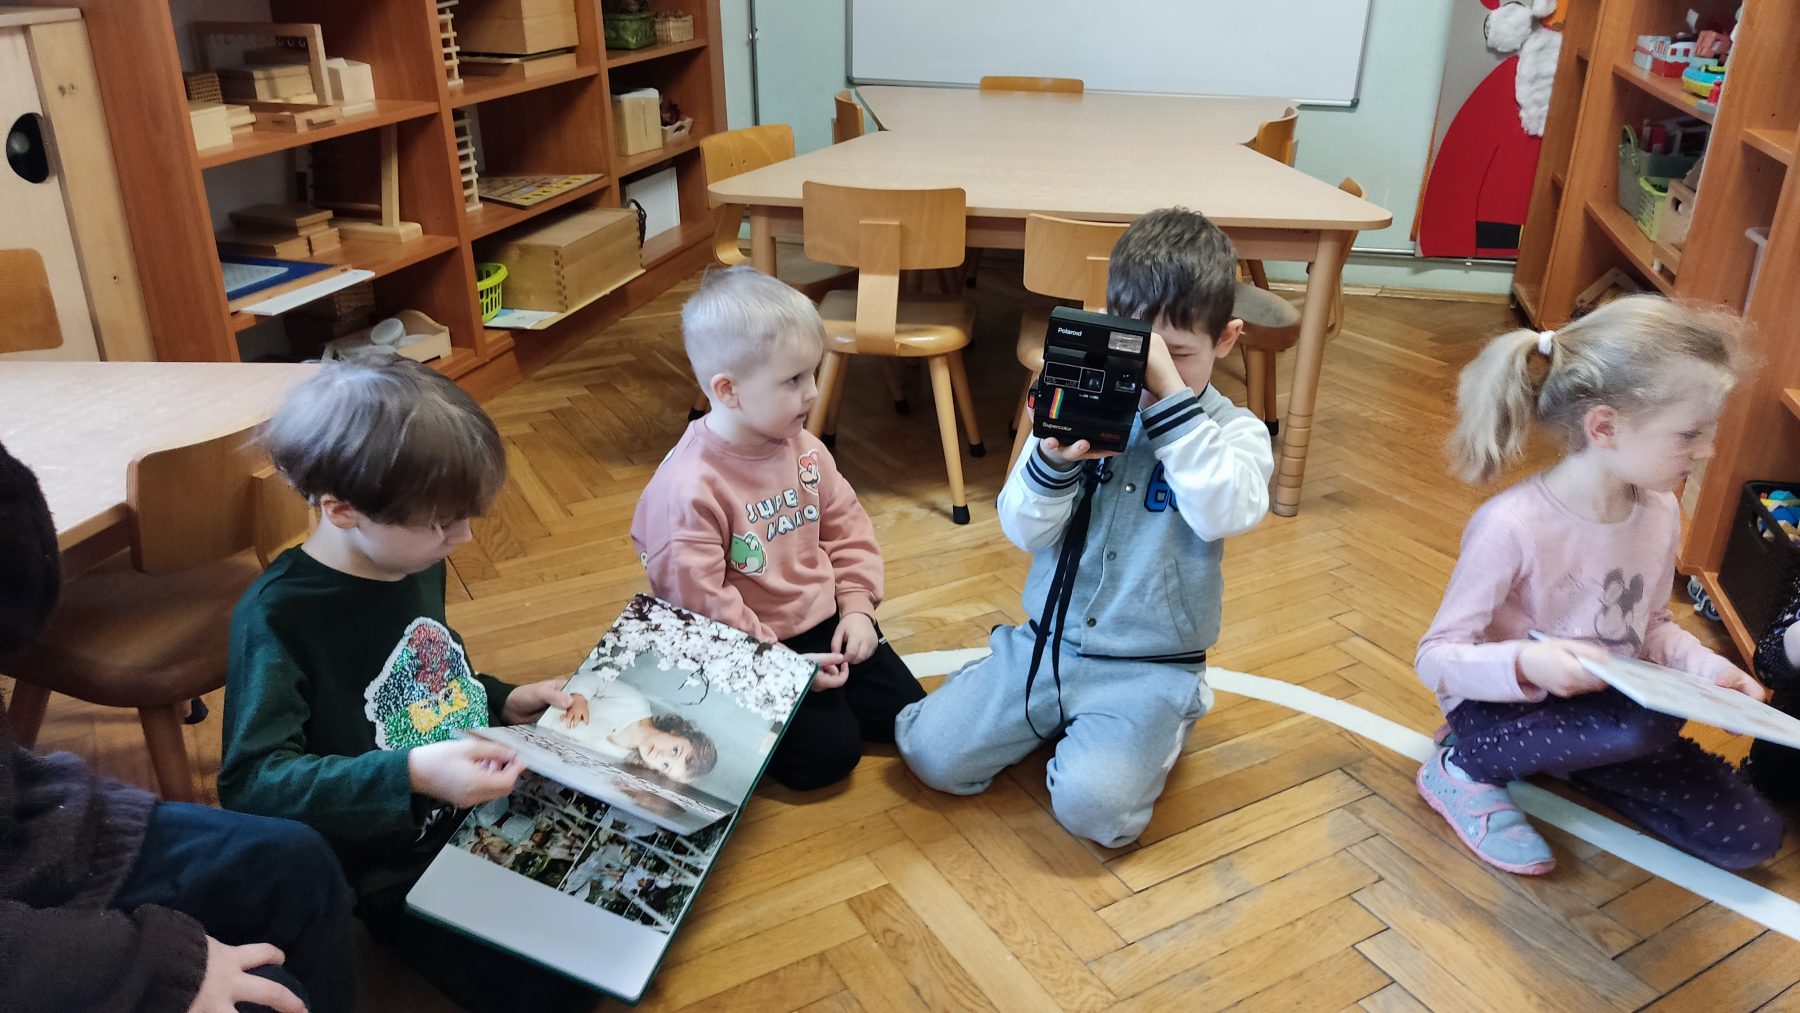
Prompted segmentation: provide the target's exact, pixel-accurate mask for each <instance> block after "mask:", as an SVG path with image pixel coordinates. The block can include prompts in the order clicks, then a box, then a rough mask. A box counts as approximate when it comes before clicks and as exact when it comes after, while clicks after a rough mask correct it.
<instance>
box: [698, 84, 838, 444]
mask: <svg viewBox="0 0 1800 1013" xmlns="http://www.w3.org/2000/svg"><path fill="white" fill-rule="evenodd" d="M844 94H848V93H847V92H846V93H844ZM851 104H852V105H855V103H854V102H852V103H851ZM858 115H860V112H859V114H858ZM861 123H862V121H861V120H860V119H859V120H858V121H857V124H858V126H860V125H861ZM793 157H794V128H793V127H790V126H788V125H787V124H785V123H770V124H765V125H763V126H760V127H744V128H743V129H741V130H731V131H727V132H725V133H722V134H708V135H707V136H705V137H702V138H701V139H700V171H701V172H702V173H703V174H704V175H705V177H706V185H707V186H709V187H710V186H712V185H713V184H714V183H717V182H718V181H719V180H722V179H730V178H731V177H733V176H738V175H742V174H743V173H746V172H750V171H751V170H754V169H760V168H762V167H763V166H766V165H774V164H775V163H776V162H785V161H787V160H788V159H790V158H793ZM743 224H744V206H743V205H742V204H721V205H719V206H718V207H716V208H714V209H713V259H714V260H715V261H717V262H718V264H719V266H720V267H734V266H736V265H738V264H748V263H750V256H749V254H747V253H745V252H744V249H743V247H741V246H739V245H738V233H739V231H741V230H742V228H743ZM775 276H776V277H777V278H780V279H781V280H782V281H785V282H787V283H788V284H789V285H792V286H794V287H795V288H797V289H799V290H800V291H801V293H803V294H804V295H805V296H806V297H807V298H808V299H811V300H812V301H813V302H818V301H819V300H820V299H822V298H824V297H825V293H826V292H829V291H831V290H832V289H834V288H844V287H847V286H849V285H851V284H853V283H854V282H855V278H856V274H855V272H853V271H844V270H840V269H838V268H835V267H832V266H830V265H828V264H818V263H814V262H813V261H810V260H807V259H806V257H805V255H804V254H802V253H801V251H800V250H799V248H798V247H796V246H794V244H792V243H777V244H775ZM707 408H708V402H707V400H706V392H705V391H701V392H700V393H699V394H697V395H696V396H695V399H694V406H693V408H691V409H690V410H689V411H688V419H689V421H692V420H694V419H697V418H699V417H700V416H702V415H704V414H706V410H707Z"/></svg>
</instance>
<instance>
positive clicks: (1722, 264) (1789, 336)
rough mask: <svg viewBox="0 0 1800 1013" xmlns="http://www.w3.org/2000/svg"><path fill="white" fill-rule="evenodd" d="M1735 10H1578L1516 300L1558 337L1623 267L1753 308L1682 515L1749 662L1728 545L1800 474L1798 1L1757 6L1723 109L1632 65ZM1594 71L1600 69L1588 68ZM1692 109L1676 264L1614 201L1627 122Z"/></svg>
mask: <svg viewBox="0 0 1800 1013" xmlns="http://www.w3.org/2000/svg"><path fill="white" fill-rule="evenodd" d="M1738 6H1739V4H1738V0H1702V2H1698V3H1696V2H1694V0H1585V2H1583V0H1574V2H1572V3H1570V4H1569V5H1568V16H1567V20H1566V22H1565V26H1564V42H1563V50H1562V57H1561V60H1560V62H1559V64H1558V67H1557V80H1556V87H1555V90H1554V92H1553V98H1552V100H1551V107H1550V120H1549V124H1548V126H1547V129H1546V130H1545V137H1544V145H1543V157H1542V159H1541V160H1540V162H1539V164H1538V172H1537V177H1536V179H1535V180H1534V183H1533V190H1532V206H1531V213H1530V215H1529V216H1528V217H1527V219H1526V223H1525V230H1524V234H1523V236H1522V237H1521V241H1520V249H1519V262H1518V267H1517V270H1516V272H1515V274H1514V278H1513V294H1514V296H1515V298H1516V299H1517V301H1518V303H1519V306H1520V308H1521V309H1523V310H1524V311H1525V313H1526V314H1527V316H1529V317H1530V318H1531V320H1532V322H1533V323H1534V324H1535V325H1536V326H1539V327H1560V326H1562V325H1563V324H1564V323H1566V322H1567V321H1568V320H1569V318H1570V316H1571V315H1572V313H1573V312H1574V310H1575V300H1576V298H1577V297H1578V296H1579V294H1580V293H1581V292H1582V291H1583V290H1584V289H1586V288H1587V287H1588V286H1589V285H1590V284H1592V283H1593V282H1594V281H1595V280H1596V279H1597V278H1599V277H1600V276H1601V275H1602V274H1604V273H1605V272H1606V271H1608V270H1610V269H1612V268H1622V269H1624V270H1625V271H1626V272H1627V273H1629V274H1632V275H1634V276H1636V277H1637V278H1639V279H1640V280H1641V281H1642V282H1643V283H1644V285H1645V288H1646V289H1650V290H1655V291H1661V292H1664V293H1666V294H1668V295H1671V296H1674V297H1676V298H1681V299H1692V300H1695V301H1698V302H1705V303H1714V304H1720V305H1724V306H1728V307H1731V308H1733V309H1735V310H1739V311H1741V312H1743V313H1744V314H1745V316H1746V318H1747V319H1748V321H1749V323H1750V325H1751V326H1750V328H1749V334H1750V339H1749V340H1750V343H1751V352H1752V354H1753V355H1754V356H1755V361H1756V365H1755V367H1754V368H1753V369H1752V371H1751V372H1750V374H1749V375H1748V376H1746V377H1745V379H1744V381H1743V383H1742V384H1741V385H1740V386H1739V387H1738V389H1737V390H1736V391H1735V392H1734V393H1733V395H1732V398H1731V400H1730V402H1729V404H1728V405H1727V408H1726V412H1725V416H1724V418H1723V419H1721V421H1720V425H1719V433H1718V438H1717V444H1716V446H1717V454H1716V456H1715V457H1714V458H1713V460H1712V461H1711V462H1709V463H1708V466H1707V467H1706V469H1705V472H1704V473H1703V474H1702V475H1700V476H1698V477H1697V480H1698V482H1699V489H1698V492H1697V494H1696V495H1695V497H1694V499H1693V510H1692V513H1691V514H1689V515H1688V516H1687V517H1686V518H1685V524H1684V531H1683V538H1682V547H1681V555H1680V566H1681V570H1682V572H1683V573H1687V574H1691V575H1695V576H1698V577H1700V578H1701V580H1702V582H1703V583H1704V584H1705V586H1706V587H1707V589H1708V592H1709V593H1710V594H1711V595H1712V597H1713V600H1714V602H1715V603H1716V604H1717V605H1718V608H1719V613H1720V615H1721V617H1722V619H1723V620H1724V624H1725V626H1726V628H1727V629H1728V630H1729V631H1730V633H1731V636H1732V640H1733V642H1734V643H1736V644H1737V645H1738V647H1739V649H1740V650H1742V651H1745V652H1746V653H1747V652H1749V651H1750V650H1752V649H1753V645H1754V643H1755V640H1756V638H1757V636H1758V635H1760V634H1761V632H1762V631H1760V630H1749V629H1746V628H1745V627H1744V624H1743V622H1742V620H1741V619H1740V618H1739V617H1738V613H1737V610H1736V608H1735V607H1733V605H1732V603H1731V602H1730V600H1729V596H1728V595H1727V594H1726V593H1725V592H1724V590H1723V588H1722V586H1721V585H1720V583H1719V569H1720V567H1721V565H1722V562H1723V557H1724V553H1725V542H1726V536H1727V533H1728V531H1729V529H1730V526H1731V524H1732V521H1733V518H1734V517H1735V515H1736V511H1737V506H1738V502H1739V496H1740V493H1741V491H1742V489H1743V485H1744V483H1745V482H1747V481H1752V480H1785V481H1793V480H1797V479H1800V286H1797V285H1795V284H1794V283H1793V279H1794V278H1795V276H1796V271H1800V174H1797V173H1794V172H1790V171H1789V169H1790V168H1791V167H1792V166H1793V164H1794V160H1795V157H1794V156H1795V151H1796V149H1797V148H1800V143H1797V140H1796V131H1797V130H1800V89H1796V88H1795V87H1793V83H1792V70H1791V68H1792V64H1793V60H1792V54H1793V53H1795V52H1797V51H1800V8H1797V7H1796V6H1795V5H1794V4H1792V3H1791V2H1789V0H1748V2H1747V3H1745V4H1744V18H1743V22H1742V24H1741V26H1740V28H1739V31H1738V44H1737V47H1736V49H1735V51H1734V52H1733V53H1732V55H1731V58H1730V60H1729V62H1728V69H1727V72H1726V77H1725V88H1724V91H1723V94H1722V95H1721V98H1720V101H1719V108H1718V111H1717V113H1715V114H1710V115H1708V114H1703V113H1701V112H1700V111H1699V110H1697V109H1695V108H1694V97H1693V96H1692V95H1690V94H1688V93H1687V92H1686V91H1684V90H1682V88H1681V87H1680V85H1679V84H1678V83H1677V82H1675V81H1673V80H1670V79H1668V78H1659V77H1653V76H1651V75H1649V74H1646V73H1644V72H1643V71H1640V70H1638V69H1637V68H1635V67H1633V66H1632V65H1631V61H1630V53H1631V49H1632V45H1633V42H1634V40H1635V39H1636V38H1637V36H1639V35H1647V34H1667V33H1669V32H1671V31H1674V30H1675V29H1676V28H1678V27H1679V26H1681V25H1683V24H1684V23H1685V21H1686V15H1687V11H1688V9H1689V8H1690V7H1695V8H1698V9H1699V11H1700V14H1701V17H1702V20H1703V21H1708V22H1710V21H1713V20H1717V19H1729V17H1730V16H1731V15H1732V14H1733V13H1734V12H1735V11H1736V10H1737V8H1738ZM1590 65H1591V66H1592V67H1593V68H1598V69H1600V70H1601V71H1602V72H1600V73H1595V72H1594V71H1593V70H1591V69H1590ZM1679 114H1688V115H1694V116H1698V117H1700V118H1701V119H1704V120H1707V121H1708V122H1710V123H1711V124H1712V137H1711V140H1710V142H1709V144H1708V146H1707V153H1706V163H1705V169H1704V170H1703V172H1702V176H1701V179H1700V187H1699V196H1698V197H1697V198H1696V200H1695V203H1694V208H1695V210H1694V218H1693V223H1692V226H1691V228H1690V230H1689V233H1688V240H1687V244H1686V246H1685V247H1684V249H1683V250H1682V252H1681V255H1680V263H1679V266H1678V270H1670V268H1669V265H1664V264H1662V263H1660V261H1659V258H1658V256H1657V253H1656V248H1655V247H1654V246H1653V244H1652V243H1651V242H1650V241H1649V240H1648V239H1647V238H1646V237H1645V236H1644V234H1643V233H1642V232H1641V231H1640V230H1639V229H1638V228H1637V225H1636V223H1635V222H1634V221H1633V220H1632V218H1631V216H1630V215H1629V214H1628V213H1626V212H1625V211H1623V210H1621V209H1620V208H1619V206H1618V200H1617V187H1618V154H1617V149H1618V143H1619V132H1620V127H1621V126H1622V125H1625V124H1629V123H1636V122H1638V121H1640V120H1642V119H1645V118H1653V119H1657V118H1667V117H1669V116H1674V115H1679ZM1752 228H1767V229H1768V230H1769V237H1768V242H1767V244H1766V248H1765V249H1764V251H1763V254H1762V258H1763V259H1762V264H1761V270H1760V274H1759V276H1758V277H1759V279H1760V280H1759V282H1758V284H1757V286H1756V289H1755V291H1754V293H1752V292H1751V291H1750V276H1751V272H1752V269H1753V267H1754V266H1755V264H1756V256H1757V247H1756V245H1755V244H1754V243H1752V242H1751V240H1750V239H1749V238H1747V237H1746V235H1745V232H1746V230H1748V229H1752Z"/></svg>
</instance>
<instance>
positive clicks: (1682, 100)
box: [1613, 57, 1713, 123]
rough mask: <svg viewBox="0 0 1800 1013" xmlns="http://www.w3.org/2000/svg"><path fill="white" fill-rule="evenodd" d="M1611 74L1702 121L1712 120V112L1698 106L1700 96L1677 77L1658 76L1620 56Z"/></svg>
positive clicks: (1709, 121) (1708, 121)
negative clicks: (1684, 85)
mask: <svg viewBox="0 0 1800 1013" xmlns="http://www.w3.org/2000/svg"><path fill="white" fill-rule="evenodd" d="M1613 74H1614V75H1615V76H1617V77H1618V78H1619V80H1621V81H1624V82H1625V83H1626V84H1629V85H1631V86H1632V87H1634V88H1637V89H1638V90H1639V91H1642V92H1644V93H1645V94H1647V95H1649V96H1651V97H1652V98H1656V99H1660V100H1661V101H1662V102H1663V103H1664V104H1666V105H1670V106H1674V107H1675V108H1676V109H1678V110H1680V111H1681V112H1683V113H1686V114H1687V115H1689V116H1692V117H1694V118H1695V119H1698V120H1700V121H1701V122H1703V123H1711V122H1712V121H1713V114H1712V113H1709V112H1707V111H1705V110H1703V109H1701V108H1700V107H1699V102H1700V97H1699V96H1697V95H1695V94H1694V93H1693V92H1690V91H1688V90H1687V89H1686V88H1683V87H1682V86H1681V80H1680V79H1679V78H1673V77H1659V76H1657V75H1655V74H1652V73H1650V72H1649V71H1647V70H1640V69H1638V68H1637V67H1635V66H1633V65H1632V63H1631V61H1630V60H1628V59H1624V58H1622V57H1621V58H1620V60H1619V62H1618V63H1615V64H1613Z"/></svg>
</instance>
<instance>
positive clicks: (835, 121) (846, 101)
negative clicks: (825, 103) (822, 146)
mask: <svg viewBox="0 0 1800 1013" xmlns="http://www.w3.org/2000/svg"><path fill="white" fill-rule="evenodd" d="M833 101H834V102H835V103H836V105H837V112H836V114H835V115H833V116H832V118H831V143H833V144H842V143H844V142H845V141H853V140H855V139H856V138H858V137H861V136H862V135H863V111H862V106H860V105H858V104H857V102H856V97H855V96H854V95H851V94H850V89H848V88H845V89H844V90H843V91H840V92H838V93H837V97H836V98H835V99H834V100H833Z"/></svg>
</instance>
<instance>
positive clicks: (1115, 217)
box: [710, 88, 1393, 516]
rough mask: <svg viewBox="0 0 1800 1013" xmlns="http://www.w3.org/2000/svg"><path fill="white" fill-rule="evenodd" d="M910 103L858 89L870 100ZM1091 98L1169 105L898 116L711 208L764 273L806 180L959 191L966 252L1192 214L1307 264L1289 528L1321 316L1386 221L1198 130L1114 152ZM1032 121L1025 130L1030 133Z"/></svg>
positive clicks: (1249, 247)
mask: <svg viewBox="0 0 1800 1013" xmlns="http://www.w3.org/2000/svg"><path fill="white" fill-rule="evenodd" d="M919 90H921V89H874V88H871V89H868V91H869V92H871V93H876V92H893V91H906V92H913V91H919ZM956 94H959V95H963V96H967V95H969V94H977V95H978V94H979V93H970V92H966V91H963V92H958V93H956ZM1090 98H1092V99H1104V103H1103V105H1104V107H1105V108H1106V109H1107V110H1108V115H1114V114H1117V107H1118V106H1119V105H1120V104H1121V102H1124V103H1126V104H1128V103H1129V102H1130V101H1131V100H1140V101H1145V102H1149V103H1153V104H1155V105H1156V106H1158V107H1160V106H1161V105H1162V104H1163V103H1166V102H1168V101H1171V100H1170V99H1167V98H1165V97H1157V96H1124V95H1105V96H1101V95H1093V96H1084V97H1082V98H1080V99H1069V98H1064V99H1061V100H1060V101H1062V102H1064V103H1065V104H1066V105H1067V107H1068V110H1069V115H1068V116H1067V117H1065V118H1063V119H1060V120H1058V119H1054V118H1052V117H1049V116H1047V115H1039V116H1037V117H1036V118H1035V120H1034V119H1033V118H1032V117H1026V118H1025V119H1024V120H1023V121H1022V122H1023V123H1024V124H1026V125H1020V124H1018V123H1015V124H1014V125H1013V126H1011V127H1007V128H1000V127H996V128H995V129H994V130H993V131H987V132H984V131H981V130H976V131H967V130H962V131H959V130H957V129H954V128H951V127H946V128H944V129H941V130H940V129H938V128H936V127H934V126H932V125H931V124H932V122H933V121H931V120H929V119H927V118H923V117H918V118H911V119H909V117H908V113H907V112H902V113H901V114H900V116H899V117H898V119H897V120H896V122H904V123H912V124H916V126H913V127H911V128H910V129H897V130H884V131H882V132H880V133H876V134H869V135H867V136H864V137H859V138H857V139H856V140H853V141H847V142H845V143H843V144H835V145H832V146H831V147H829V148H824V149H821V150H819V151H814V152H810V153H808V154H805V155H801V156H799V157H798V158H792V159H788V160H787V161H784V162H778V163H776V164H774V165H771V166H766V167H764V168H761V169H757V170H755V171H753V172H747V173H744V174H742V175H739V176H733V177H731V178H729V179H725V180H721V181H719V182H717V183H714V184H713V185H712V187H711V188H710V193H711V195H712V198H713V200H714V202H715V203H732V204H742V205H745V206H747V207H748V208H749V215H750V242H751V257H752V260H753V261H754V262H755V264H756V266H757V268H758V269H760V270H763V271H767V272H769V273H773V272H774V269H775V239H776V237H777V236H797V235H799V234H800V232H801V186H802V184H803V183H805V182H807V181H809V180H816V181H819V182H824V183H835V184H840V185H844V186H861V187H879V188H889V189H921V188H931V187H960V188H962V189H963V191H964V192H965V193H966V194H967V195H968V208H969V211H968V216H969V217H968V245H970V246H975V247H992V248H998V249H1015V250H1016V249H1022V248H1023V247H1024V243H1025V218H1026V216H1028V215H1030V214H1032V213H1033V212H1042V213H1045V214H1052V215H1058V216H1063V217H1069V218H1081V219H1089V220H1095V221H1130V220H1132V219H1134V218H1137V217H1138V216H1139V215H1142V214H1144V213H1145V212H1148V211H1151V210H1154V209H1156V208H1160V207H1168V206H1171V205H1176V204H1179V205H1184V206H1186V207H1190V208H1194V209H1196V210H1198V211H1202V212H1204V213H1205V214H1206V215H1207V217H1209V218H1211V219H1212V220H1213V221H1214V222H1216V223H1218V225H1219V226H1220V227H1221V228H1223V229H1224V230H1225V231H1226V232H1227V233H1228V234H1229V235H1230V236H1231V238H1232V241H1233V242H1234V243H1235V244H1236V246H1237V252H1238V255H1239V256H1241V257H1244V258H1246V259H1252V260H1289V261H1304V262H1307V263H1310V264H1312V265H1313V268H1312V272H1311V276H1310V278H1309V279H1308V282H1307V288H1306V305H1305V307H1304V308H1303V309H1302V311H1301V316H1300V343H1299V345H1298V347H1297V348H1296V350H1295V356H1294V378H1293V385H1292V388H1291V392H1290V393H1289V396H1288V408H1287V414H1286V415H1285V416H1284V417H1283V419H1282V424H1281V448H1280V453H1279V455H1278V457H1279V460H1278V461H1277V464H1276V472H1275V495H1274V510H1275V512H1276V513H1277V514H1280V515H1282V516H1292V515H1293V514H1294V513H1295V512H1296V511H1297V510H1298V508H1299V503H1300V486H1301V479H1302V476H1303V475H1304V473H1305V469H1306V451H1307V447H1308V445H1309V444H1310V442H1311V440H1312V417H1313V408H1314V401H1315V398H1316V396H1317V394H1318V385H1319V368H1320V364H1321V362H1322V360H1323V358H1324V354H1325V316H1326V311H1327V309H1328V308H1329V306H1330V304H1331V296H1332V293H1333V292H1334V291H1335V289H1336V288H1337V284H1338V278H1339V275H1340V272H1341V270H1342V268H1343V264H1344V257H1345V255H1346V254H1347V253H1348V252H1349V248H1350V242H1351V240H1352V239H1353V238H1354V237H1355V235H1356V233H1357V232H1359V231H1362V230H1364V229H1378V228H1382V227H1384V226H1386V225H1387V224H1389V223H1390V222H1391V221H1392V220H1393V217H1392V216H1391V215H1390V214H1388V212H1387V211H1386V210H1384V209H1382V208H1380V207H1377V206H1376V205H1374V204H1371V203H1370V202H1368V201H1366V200H1363V199H1361V198H1359V197H1352V196H1350V195H1349V194H1347V193H1344V192H1343V191H1342V190H1339V189H1338V188H1337V187H1335V186H1332V185H1330V184H1328V183H1323V182H1320V181H1319V180H1316V179H1314V178H1312V177H1311V176H1308V175H1306V174H1305V173H1303V172H1300V171H1298V170H1296V169H1293V168H1291V167H1289V166H1286V165H1283V164H1281V163H1280V162H1277V161H1275V160H1274V159H1270V158H1265V157H1263V156H1261V155H1258V154H1256V153H1255V152H1253V151H1251V150H1250V149H1248V148H1245V147H1241V146H1240V145H1238V144H1237V143H1233V142H1232V141H1229V140H1227V141H1220V140H1217V139H1208V138H1207V137H1206V136H1204V135H1205V133H1206V131H1204V130H1198V129H1196V130H1181V129H1175V128H1172V127H1165V129H1164V130H1163V131H1161V132H1160V133H1158V134H1155V135H1151V136H1141V137H1134V138H1133V139H1132V140H1130V141H1126V140H1123V139H1121V138H1120V137H1119V135H1118V134H1117V133H1116V132H1113V128H1111V127H1108V126H1106V125H1105V124H1104V123H1100V124H1099V125H1096V124H1095V122H1094V117H1092V116H1090V115H1088V114H1079V115H1077V114H1078V113H1079V112H1080V110H1081V109H1082V108H1083V107H1085V106H1086V103H1087V102H1088V101H1089V99H1090ZM907 101H908V102H909V103H911V104H910V105H908V106H907V107H906V108H907V110H908V112H916V111H917V110H918V109H920V108H922V107H923V104H924V103H930V102H939V103H944V104H945V105H946V107H948V106H949V105H952V104H954V103H953V102H952V101H951V100H949V99H918V98H917V97H909V98H908V99H907ZM965 101H966V99H965ZM1173 101H1184V100H1173ZM1186 101H1194V102H1201V103H1212V102H1216V101H1218V100H1186ZM986 102H987V100H985V99H982V100H981V101H980V103H978V104H976V105H975V108H977V109H986V108H990V107H989V106H988V105H987V104H986ZM1283 105H1285V103H1283ZM993 108H999V107H993ZM1093 108H1101V107H1100V106H1095V107H1093ZM875 112H876V116H877V117H878V118H881V117H882V116H883V112H882V111H881V109H880V107H879V105H878V104H877V105H876V106H875ZM1090 112H1091V109H1090ZM886 115H887V119H883V122H884V123H885V122H887V121H888V119H894V115H893V112H891V111H890V112H889V113H887V114H886ZM982 115H983V116H985V115H986V114H982ZM1231 115H1236V114H1231ZM1258 115H1260V114H1258ZM1227 120H1228V121H1229V116H1228V117H1227ZM1033 122H1035V123H1036V126H1030V125H1029V124H1031V123H1033ZM1083 123H1086V124H1087V127H1086V128H1085V129H1087V130H1088V131H1089V134H1088V135H1087V136H1084V135H1083V133H1082V129H1083V127H1082V126H1081V124H1083ZM1235 130H1238V128H1235V127H1229V126H1228V127H1227V128H1226V129H1225V135H1226V136H1227V137H1233V136H1236V134H1235V133H1234V132H1233V131H1235ZM1253 132H1254V131H1252V133H1253ZM1108 138H1111V139H1110V140H1108ZM1096 139H1098V140H1096Z"/></svg>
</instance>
